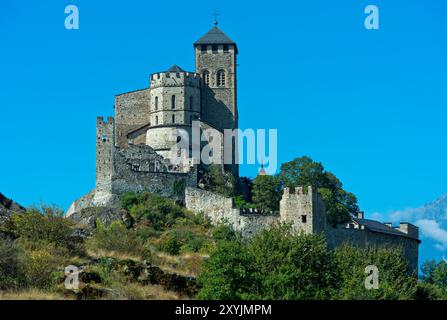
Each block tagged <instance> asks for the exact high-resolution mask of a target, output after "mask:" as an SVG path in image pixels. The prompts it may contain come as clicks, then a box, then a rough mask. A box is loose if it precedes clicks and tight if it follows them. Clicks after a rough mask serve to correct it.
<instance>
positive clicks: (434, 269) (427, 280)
mask: <svg viewBox="0 0 447 320" xmlns="http://www.w3.org/2000/svg"><path fill="white" fill-rule="evenodd" d="M421 271H422V277H421V280H422V281H423V283H424V284H427V285H431V286H434V287H435V288H436V289H433V290H435V291H437V292H439V295H438V297H439V298H440V297H442V298H444V299H447V263H446V262H445V261H440V262H438V263H437V262H436V261H435V260H431V261H427V262H425V263H424V264H423V265H422V266H421ZM426 288H427V287H426ZM433 296H436V295H433Z"/></svg>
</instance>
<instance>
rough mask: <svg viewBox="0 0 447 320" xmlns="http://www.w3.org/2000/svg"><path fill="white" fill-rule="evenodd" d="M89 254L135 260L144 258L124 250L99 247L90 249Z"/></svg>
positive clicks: (96, 256)
mask: <svg viewBox="0 0 447 320" xmlns="http://www.w3.org/2000/svg"><path fill="white" fill-rule="evenodd" d="M87 255H88V256H90V257H92V258H106V257H110V258H116V259H118V260H133V261H141V260H142V258H141V257H140V256H136V255H131V254H127V253H122V252H116V251H108V250H102V249H97V250H91V249H88V250H87Z"/></svg>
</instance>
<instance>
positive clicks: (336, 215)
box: [279, 157, 359, 225]
mask: <svg viewBox="0 0 447 320" xmlns="http://www.w3.org/2000/svg"><path fill="white" fill-rule="evenodd" d="M279 177H280V180H281V182H282V183H283V185H284V186H286V187H289V188H295V187H298V186H304V187H307V186H313V187H315V188H317V190H318V192H319V193H320V194H321V196H322V199H323V201H324V203H325V204H326V212H327V221H328V223H329V224H331V225H335V224H337V223H340V222H344V221H346V220H347V219H349V217H350V214H355V213H357V211H358V210H359V208H358V205H357V198H356V197H355V195H354V194H352V193H350V192H346V191H345V190H344V189H343V184H342V183H341V181H340V180H339V179H338V178H337V177H336V176H335V175H334V174H333V173H331V172H328V171H326V170H325V169H324V166H323V165H322V164H321V163H319V162H315V161H313V160H312V159H311V158H309V157H300V158H296V159H294V160H292V161H290V162H287V163H283V164H282V165H281V170H280V174H279Z"/></svg>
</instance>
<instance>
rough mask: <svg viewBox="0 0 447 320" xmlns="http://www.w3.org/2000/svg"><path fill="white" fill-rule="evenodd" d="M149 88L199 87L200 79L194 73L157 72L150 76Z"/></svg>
mask: <svg viewBox="0 0 447 320" xmlns="http://www.w3.org/2000/svg"><path fill="white" fill-rule="evenodd" d="M150 84H151V88H157V87H185V86H187V87H200V84H201V77H200V75H199V74H197V73H194V72H158V73H153V74H151V77H150Z"/></svg>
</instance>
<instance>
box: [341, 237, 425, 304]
mask: <svg viewBox="0 0 447 320" xmlns="http://www.w3.org/2000/svg"><path fill="white" fill-rule="evenodd" d="M334 258H335V263H336V265H337V270H336V274H337V279H338V282H339V283H338V288H337V291H336V298H337V299H359V300H367V299H373V300H376V299H380V300H395V299H399V300H402V299H413V298H414V297H415V294H416V287H417V277H416V276H415V275H411V274H409V270H408V264H407V260H406V259H405V258H404V256H403V254H402V250H401V248H399V247H389V248H383V247H382V248H374V247H367V248H358V247H353V246H349V245H345V246H343V247H340V248H337V249H336V250H335V253H334ZM368 265H374V266H376V267H377V268H378V271H379V289H378V290H366V289H365V285H364V281H365V277H366V276H367V274H365V267H366V266H368Z"/></svg>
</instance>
